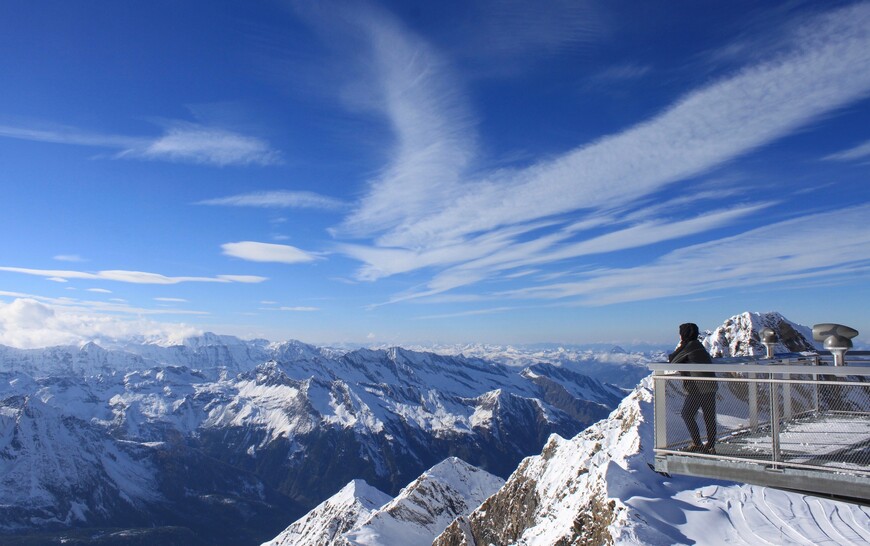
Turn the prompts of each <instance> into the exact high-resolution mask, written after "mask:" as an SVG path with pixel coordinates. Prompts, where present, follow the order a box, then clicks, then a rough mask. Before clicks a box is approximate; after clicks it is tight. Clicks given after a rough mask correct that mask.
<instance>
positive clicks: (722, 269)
mask: <svg viewBox="0 0 870 546" xmlns="http://www.w3.org/2000/svg"><path fill="white" fill-rule="evenodd" d="M868 217H870V205H861V206H857V207H852V208H848V209H845V210H840V211H834V212H825V213H818V214H813V215H808V216H804V217H801V218H795V219H792V220H786V221H782V222H777V223H774V224H771V225H768V226H764V227H761V228H757V229H753V230H750V231H747V232H744V233H740V234H738V235H734V236H731V237H726V238H723V239H717V240H713V241H709V242H706V243H702V244H697V245H692V246H688V247H685V248H681V249H678V250H675V251H673V252H670V253H668V254H666V255H665V256H662V257H661V258H660V259H658V260H656V261H654V262H652V263H650V264H648V265H642V266H638V267H632V268H623V269H616V268H599V269H596V270H594V271H590V272H588V273H586V274H583V275H581V279H580V280H577V281H571V282H562V283H552V284H547V285H542V286H536V287H529V288H523V289H520V290H514V291H508V292H503V293H499V294H497V296H498V297H499V298H506V297H507V298H534V299H540V298H543V299H556V298H573V299H577V300H578V301H580V302H582V303H587V304H591V305H604V304H610V303H618V302H625V301H637V300H644V299H652V298H661V297H668V296H682V295H688V294H698V293H702V292H709V291H714V290H724V289H733V288H735V287H745V286H760V285H766V284H771V283H778V282H785V281H796V280H808V279H819V278H822V279H824V278H838V277H840V278H842V277H846V278H849V277H851V278H854V277H856V276H858V277H862V278H866V277H868V276H870V230H867V229H866V219H867V218H868ZM844 233H849V234H850V235H849V236H848V237H844V236H843V234H844ZM688 272H691V274H687V273H688Z"/></svg>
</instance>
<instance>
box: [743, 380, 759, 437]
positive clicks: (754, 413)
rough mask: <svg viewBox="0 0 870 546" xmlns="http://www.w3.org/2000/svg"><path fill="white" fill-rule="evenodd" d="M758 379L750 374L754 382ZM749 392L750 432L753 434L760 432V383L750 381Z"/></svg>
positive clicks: (748, 384)
mask: <svg viewBox="0 0 870 546" xmlns="http://www.w3.org/2000/svg"><path fill="white" fill-rule="evenodd" d="M756 377H757V375H756V374H754V373H750V374H749V379H750V380H753V379H755V378H756ZM746 386H747V387H748V389H747V390H748V391H749V400H748V402H749V430H751V431H752V434H755V433H757V432H758V383H756V382H755V381H749V382H748V383H747V385H746Z"/></svg>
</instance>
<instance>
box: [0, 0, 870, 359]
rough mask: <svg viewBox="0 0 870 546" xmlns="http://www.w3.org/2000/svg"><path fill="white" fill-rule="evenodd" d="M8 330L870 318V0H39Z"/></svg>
mask: <svg viewBox="0 0 870 546" xmlns="http://www.w3.org/2000/svg"><path fill="white" fill-rule="evenodd" d="M0 73H2V74H3V85H0V177H2V198H0V230H2V232H3V233H4V234H5V236H4V237H3V238H2V239H0V343H4V344H9V345H18V346H36V345H41V344H48V343H56V342H79V341H82V340H85V339H90V338H100V337H117V336H122V335H134V334H142V335H183V334H185V333H190V332H193V331H197V330H210V331H216V332H219V333H228V334H236V335H241V336H244V337H253V336H258V337H266V338H268V339H272V340H283V339H289V338H295V339H301V340H303V341H308V342H313V343H334V342H359V343H426V342H439V343H451V342H489V343H503V344H507V343H513V344H524V343H536V342H561V343H587V342H610V341H615V342H622V343H630V342H632V341H645V342H665V343H670V342H671V341H672V340H673V338H674V332H675V330H676V325H678V324H679V323H681V322H685V321H694V322H697V323H698V324H699V325H701V326H702V328H713V327H715V326H717V325H718V324H719V323H721V322H722V321H723V320H724V319H726V318H728V317H730V316H731V315H734V314H737V313H740V312H743V311H766V310H777V311H780V312H782V313H783V314H785V315H786V316H787V317H789V318H791V319H792V320H794V321H796V322H801V323H804V324H808V325H811V324H813V323H816V322H841V323H845V324H848V325H850V326H853V327H856V328H857V329H859V330H861V331H862V336H860V337H861V338H863V339H864V340H866V339H870V338H868V337H866V335H867V333H870V319H868V314H867V312H866V310H867V309H868V307H870V305H868V304H870V291H868V278H870V274H868V273H870V228H868V219H870V187H868V175H870V129H868V128H870V3H868V2H857V3H856V2H825V3H818V2H816V3H814V2H790V3H785V4H783V5H774V4H773V3H770V5H766V4H765V3H759V2H739V1H736V2H735V1H729V2H720V3H716V2H704V3H698V2H655V1H653V2H644V3H642V5H638V4H637V3H635V2H622V1H615V2H596V1H589V2H582V1H571V2H567V1H554V2H547V3H544V4H542V3H540V2H521V1H514V0H511V1H495V0H487V1H475V2H452V1H451V2H438V3H408V2H384V3H375V2H318V3H312V2H296V3H294V2H277V1H276V2H221V3H217V4H215V3H213V2H170V1H154V2H147V3H135V4H129V3H114V4H112V3H109V4H105V3H103V4H94V3H70V2H61V1H55V2H49V1H37V2H15V3H11V4H9V5H7V6H5V8H4V15H3V17H2V18H0Z"/></svg>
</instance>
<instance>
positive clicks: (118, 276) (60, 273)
mask: <svg viewBox="0 0 870 546" xmlns="http://www.w3.org/2000/svg"><path fill="white" fill-rule="evenodd" d="M0 271H8V272H11V273H22V274H25V275H35V276H37V277H46V278H48V279H53V280H56V279H60V280H62V281H63V282H66V281H67V280H68V279H86V280H104V281H116V282H126V283H132V284H178V283H183V282H216V283H231V282H236V283H259V282H263V281H265V280H268V279H267V278H266V277H259V276H255V275H217V276H214V277H170V276H166V275H161V274H160V273H148V272H145V271H125V270H106V271H96V272H88V271H72V270H62V269H30V268H26V267H5V266H4V267H0Z"/></svg>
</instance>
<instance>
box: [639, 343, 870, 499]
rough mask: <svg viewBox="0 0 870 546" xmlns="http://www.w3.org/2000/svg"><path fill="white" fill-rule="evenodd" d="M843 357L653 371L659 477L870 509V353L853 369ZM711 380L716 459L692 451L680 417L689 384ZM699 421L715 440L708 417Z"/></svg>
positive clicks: (857, 356) (856, 356) (859, 356)
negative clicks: (753, 487) (792, 493)
mask: <svg viewBox="0 0 870 546" xmlns="http://www.w3.org/2000/svg"><path fill="white" fill-rule="evenodd" d="M837 356H839V357H840V358H842V355H833V356H832V355H830V354H820V355H810V356H802V355H799V356H795V357H792V358H774V359H763V360H744V361H735V360H734V359H728V360H723V361H718V362H715V363H714V364H667V363H656V364H650V366H649V367H650V368H651V369H652V370H653V371H654V372H655V373H654V378H653V379H654V384H655V454H656V460H655V469H656V471H658V472H665V473H674V474H686V475H692V476H703V477H709V478H718V479H724V480H732V481H738V482H744V483H751V484H758V485H764V486H769V487H777V488H781V489H790V490H796V491H801V492H805V493H809V494H813V495H821V496H829V497H834V498H843V499H849V500H853V501H857V502H862V503H870V353H868V352H857V351H856V352H852V353H850V354H849V358H848V361H847V362H843V361H842V360H838V359H837V358H836V357H837ZM835 360H837V364H841V363H842V364H845V365H837V366H834V365H833V364H834V362H835ZM679 372H715V377H686V376H681V375H680V374H679ZM702 381H704V382H715V383H716V384H717V387H718V388H717V392H716V422H717V434H716V442H715V453H710V454H708V453H703V452H688V451H686V449H687V448H688V446H689V445H690V444H691V439H690V436H689V432H688V430H687V428H686V423H685V422H684V421H683V418H682V417H681V415H680V413H681V408H682V405H683V402H684V401H685V399H686V396H691V395H687V394H686V390H685V387H686V385H688V384H689V383H690V382H698V383H697V384H698V385H699V386H700V382H702ZM693 390H694V389H693ZM702 390H709V389H702ZM696 422H697V423H698V425H699V430H700V431H701V436H702V438H704V439H706V429H705V426H704V422H703V418H702V415H701V412H700V411H699V412H698V414H697V415H696Z"/></svg>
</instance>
